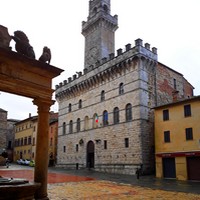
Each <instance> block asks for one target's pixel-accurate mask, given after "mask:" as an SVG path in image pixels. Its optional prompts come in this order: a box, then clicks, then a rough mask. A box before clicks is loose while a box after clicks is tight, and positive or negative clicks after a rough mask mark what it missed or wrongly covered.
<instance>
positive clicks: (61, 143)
mask: <svg viewBox="0 0 200 200" xmlns="http://www.w3.org/2000/svg"><path fill="white" fill-rule="evenodd" d="M135 44H136V46H135V47H133V48H131V47H130V45H126V51H125V52H123V51H122V50H118V51H117V56H116V57H112V58H111V57H110V60H102V62H101V63H98V64H97V65H96V66H92V67H91V68H89V69H87V70H84V74H83V75H82V73H79V74H78V77H77V76H76V75H74V76H73V78H69V79H68V81H67V80H65V81H64V82H63V83H60V84H59V85H57V86H56V99H57V101H58V103H59V127H58V128H59V130H58V157H57V166H60V167H69V168H75V167H77V164H78V166H79V167H80V168H86V167H87V166H88V165H87V161H88V154H87V145H88V143H89V142H90V141H92V142H93V144H94V169H95V170H97V171H105V172H111V173H123V174H134V173H135V170H136V168H138V167H140V164H142V165H143V170H144V173H152V172H153V171H154V165H155V164H154V163H155V162H154V112H153V109H152V108H153V107H155V106H156V105H158V104H162V103H166V102H171V101H173V99H174V96H173V94H177V93H173V92H174V91H175V90H174V84H176V90H177V91H179V92H178V97H179V98H184V97H186V95H188V94H190V95H192V94H191V93H190V90H191V91H192V86H191V85H190V84H189V83H187V81H186V80H185V79H184V77H183V75H182V74H180V73H178V72H176V71H174V70H172V69H170V68H169V67H167V66H164V65H163V64H161V63H157V51H156V48H153V50H152V51H150V45H149V44H147V43H146V44H145V46H144V47H143V45H142V40H140V39H138V40H136V43H135ZM121 83H123V86H124V88H123V89H124V93H123V94H121V95H120V94H119V85H120V84H121ZM186 87H187V90H185V88H186ZM102 91H104V92H105V100H104V101H101V92H102ZM185 91H187V94H186V92H185ZM80 100H81V102H82V104H81V107H80V105H79V102H80ZM129 103H130V104H131V105H132V120H131V121H128V122H127V121H126V118H125V116H126V115H125V113H126V112H125V108H126V105H127V104H129ZM69 105H71V111H69ZM115 107H118V108H119V115H120V117H119V118H120V120H119V123H117V124H115V123H114V121H113V110H114V108H115ZM105 110H106V111H107V112H108V124H107V125H106V126H104V125H103V122H102V121H103V112H104V111H105ZM95 114H97V115H98V123H95V122H94V116H95ZM78 119H80V131H79V130H78V131H77V121H78ZM70 121H71V122H72V124H73V131H72V133H70V128H69V127H70V125H69V124H70ZM86 121H87V123H86ZM86 124H87V125H86ZM63 125H64V126H65V129H66V132H65V133H63ZM125 139H128V140H129V145H128V147H125ZM105 142H106V148H105Z"/></svg>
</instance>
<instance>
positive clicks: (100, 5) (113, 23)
mask: <svg viewBox="0 0 200 200" xmlns="http://www.w3.org/2000/svg"><path fill="white" fill-rule="evenodd" d="M110 8H111V6H110V0H90V1H89V15H88V18H87V21H86V22H85V21H84V22H82V34H83V36H84V37H85V63H84V68H85V69H87V68H88V67H89V66H91V65H94V64H95V63H96V62H97V61H98V60H101V59H102V58H105V57H108V56H109V54H110V53H114V51H115V31H116V30H117V28H118V16H117V15H115V16H111V15H110V10H111V9H110Z"/></svg>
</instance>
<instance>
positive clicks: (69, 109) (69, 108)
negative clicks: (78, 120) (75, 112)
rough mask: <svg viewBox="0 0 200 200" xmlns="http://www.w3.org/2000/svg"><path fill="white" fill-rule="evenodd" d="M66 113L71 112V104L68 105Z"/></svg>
mask: <svg viewBox="0 0 200 200" xmlns="http://www.w3.org/2000/svg"><path fill="white" fill-rule="evenodd" d="M68 111H69V112H71V111H72V104H71V103H69V107H68Z"/></svg>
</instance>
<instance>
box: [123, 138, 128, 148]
mask: <svg viewBox="0 0 200 200" xmlns="http://www.w3.org/2000/svg"><path fill="white" fill-rule="evenodd" d="M124 142H125V147H126V148H128V147H129V138H125V139H124Z"/></svg>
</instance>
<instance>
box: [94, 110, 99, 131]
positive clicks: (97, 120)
mask: <svg viewBox="0 0 200 200" xmlns="http://www.w3.org/2000/svg"><path fill="white" fill-rule="evenodd" d="M98 124H99V116H98V115H97V113H95V114H94V115H93V128H97V127H98Z"/></svg>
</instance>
